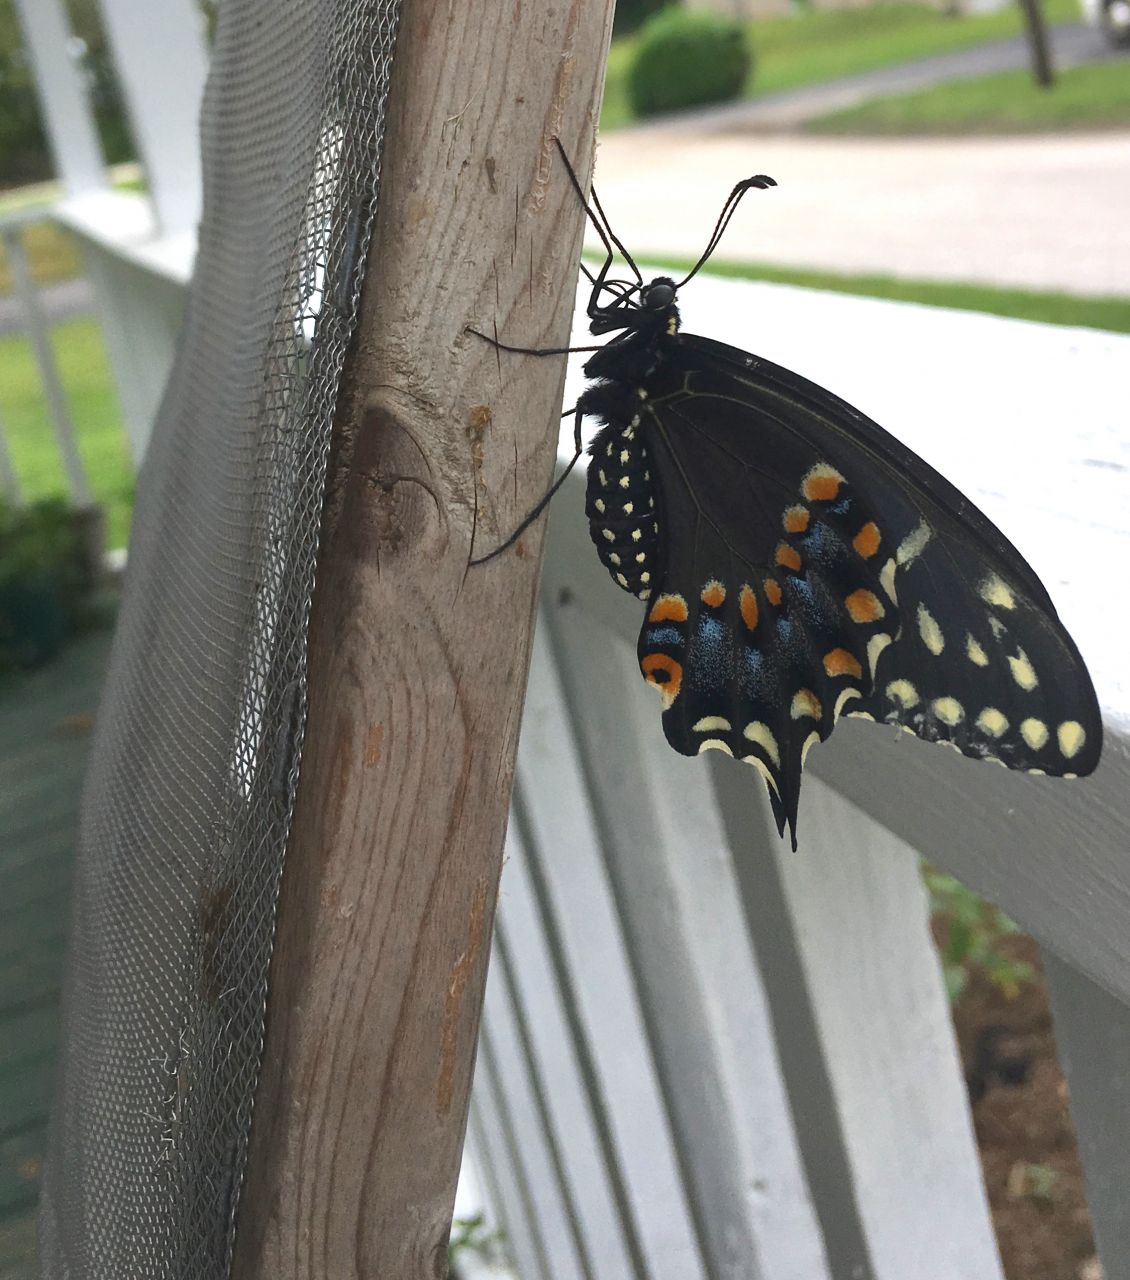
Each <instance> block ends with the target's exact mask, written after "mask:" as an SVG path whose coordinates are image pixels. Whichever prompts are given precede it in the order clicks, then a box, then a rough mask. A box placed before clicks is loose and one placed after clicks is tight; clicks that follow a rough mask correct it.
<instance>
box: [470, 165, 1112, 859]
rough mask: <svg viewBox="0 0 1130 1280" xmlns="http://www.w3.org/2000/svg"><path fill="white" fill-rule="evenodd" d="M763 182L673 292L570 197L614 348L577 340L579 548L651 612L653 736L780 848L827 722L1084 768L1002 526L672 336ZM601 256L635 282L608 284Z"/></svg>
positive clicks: (1019, 563)
mask: <svg viewBox="0 0 1130 1280" xmlns="http://www.w3.org/2000/svg"><path fill="white" fill-rule="evenodd" d="M559 146H560V144H559ZM562 155H563V158H565V157H564V152H562ZM565 160H566V166H567V167H568V168H569V173H570V176H571V177H572V180H573V184H574V186H575V187H576V189H577V192H578V195H580V196H581V199H582V201H583V200H584V195H583V192H582V191H581V188H580V185H579V183H578V182H577V179H576V177H575V175H574V174H573V171H572V168H571V167H570V166H569V165H568V159H567V158H565ZM775 185H776V184H775V183H774V181H773V179H772V178H767V177H765V176H763V175H759V176H757V177H753V178H747V179H745V180H744V181H742V182H739V183H738V185H737V186H736V187H735V188H734V190H733V191H732V192H731V193H730V196H729V198H728V199H727V201H726V203H725V205H724V206H723V209H722V213H721V214H720V216H719V219H718V222H717V224H716V226H715V229H714V232H713V234H712V236H711V237H710V240H709V242H708V244H707V247H706V249H705V251H704V252H703V254H702V257H701V258H700V259H699V261H698V262H697V263H696V264H695V266H694V267H693V269H692V270H691V271H690V272H689V274H688V275H687V276H685V277H684V279H682V280H680V281H678V282H676V281H675V280H674V279H671V278H668V277H667V276H660V277H658V278H656V279H653V280H651V281H645V280H644V279H643V277H642V275H641V274H640V271H639V269H638V267H637V266H636V264H635V262H634V261H633V259H632V257H631V255H630V254H629V253H628V252H627V250H626V249H625V248H624V246H623V245H622V244H621V243H620V241H619V240H618V239H617V238H616V236H615V235H614V234H613V233H612V230H611V228H610V227H609V225H608V222H607V219H606V218H605V216H604V211H603V210H602V209H601V207H600V202H599V200H597V199H596V197H595V195H594V196H593V203H592V205H591V206H590V205H588V204H587V203H586V205H585V207H586V211H587V213H588V215H589V217H590V219H591V220H592V222H593V225H594V226H595V227H596V229H597V231H598V233H599V235H600V237H601V240H602V242H603V244H604V248H605V250H606V257H605V260H604V264H603V266H602V267H601V268H600V270H599V271H598V272H597V273H596V274H595V275H594V274H593V273H592V272H590V271H588V270H587V268H582V269H583V270H584V271H585V274H586V276H587V277H588V279H589V282H590V283H591V285H592V291H591V293H590V296H589V303H588V316H589V319H590V328H591V331H592V333H593V334H596V335H602V334H607V333H615V334H616V336H615V337H614V338H612V339H611V340H610V341H608V342H607V343H606V344H605V345H603V346H600V347H585V348H580V350H584V351H594V352H595V354H594V355H592V356H591V357H590V358H589V360H588V361H587V362H586V364H585V366H584V371H585V373H586V375H587V376H588V377H589V378H590V379H592V382H591V384H590V385H589V387H588V389H587V390H586V391H585V392H584V393H583V394H582V396H581V398H580V399H579V400H578V402H577V404H576V406H575V408H574V410H573V411H572V412H573V413H574V415H575V424H576V428H575V441H576V446H577V451H576V455H575V456H574V459H573V463H571V464H570V468H571V467H572V465H574V464H575V463H576V461H577V460H578V458H579V457H580V456H581V452H582V448H581V421H582V419H583V418H585V417H592V418H595V419H596V420H597V421H598V422H600V423H601V424H602V425H601V427H600V430H599V431H598V432H597V434H596V436H595V438H594V439H593V441H592V444H591V446H590V450H589V451H590V454H591V461H590V463H589V468H588V487H587V498H586V513H587V515H588V519H589V526H590V531H591V534H592V540H593V542H594V543H595V545H596V550H597V554H598V555H599V557H600V560H601V562H602V563H603V564H604V566H605V567H606V568H607V570H608V572H609V573H610V574H611V576H612V579H613V581H614V582H615V583H616V584H617V586H619V587H621V588H622V589H623V590H624V591H627V592H629V593H630V594H631V595H634V596H637V597H638V598H639V599H640V600H642V601H644V602H645V605H644V620H643V627H642V629H641V631H640V636H639V644H638V656H639V664H640V670H641V672H642V674H643V678H644V679H645V680H646V681H647V682H648V683H649V684H650V685H652V686H654V688H655V689H656V690H657V692H658V694H659V696H660V698H661V699H662V704H663V729H664V732H665V734H666V736H667V740H668V742H669V743H670V744H671V746H673V747H674V748H675V750H676V751H679V752H681V753H682V754H683V755H688V756H694V755H700V754H701V753H702V752H704V751H708V750H711V749H714V750H718V751H723V752H725V753H726V754H727V755H731V756H734V757H737V758H738V759H740V760H744V761H746V762H747V763H748V764H751V765H753V766H754V768H756V769H757V770H758V772H759V773H760V774H761V775H762V777H763V778H764V779H765V783H766V786H767V788H768V791H769V798H770V801H771V803H772V807H773V812H774V815H775V817H776V821H777V826H778V830H779V831H780V833H781V834H782V835H784V832H785V827H786V825H787V826H788V828H789V832H790V835H791V837H792V842H793V847H794V848H795V847H796V823H797V806H798V800H799V795H800V781H801V771H802V769H803V767H804V763H805V760H806V758H807V756H808V752H809V750H810V749H811V748H812V747H813V746H814V745H815V744H816V743H818V742H822V741H824V740H825V739H826V738H827V737H828V736H829V734H831V732H832V730H833V729H834V728H835V725H836V722H837V721H838V720H839V718H840V717H841V716H842V715H850V716H860V717H863V718H865V719H869V720H876V721H880V722H884V723H887V724H894V725H900V726H902V727H903V728H904V729H906V730H908V731H909V732H912V733H914V734H917V735H918V737H920V738H924V739H926V740H927V741H929V742H936V743H940V744H944V745H948V746H950V747H952V748H954V749H956V750H957V751H959V752H961V753H962V754H963V755H966V756H971V757H973V758H976V759H986V760H994V761H997V762H998V763H1000V764H1003V765H1006V766H1007V767H1008V768H1010V769H1018V770H1024V771H1027V772H1029V773H1042V774H1051V775H1057V776H1060V777H1067V778H1071V777H1076V776H1081V775H1084V774H1088V773H1090V772H1092V770H1093V769H1094V768H1095V766H1096V764H1097V763H1098V760H1099V754H1100V751H1101V748H1102V721H1101V718H1100V714H1099V709H1098V704H1097V701H1096V698H1095V693H1094V690H1093V688H1092V685H1091V680H1090V677H1089V675H1088V673H1087V669H1086V667H1085V666H1084V664H1083V660H1082V658H1081V657H1080V655H1079V651H1078V649H1077V648H1076V647H1075V644H1074V643H1073V641H1072V639H1071V637H1070V636H1069V635H1068V634H1067V631H1066V630H1065V629H1064V627H1063V625H1062V623H1061V622H1060V621H1059V618H1058V617H1057V615H1056V611H1055V607H1054V606H1053V604H1052V602H1051V599H1050V598H1049V596H1048V593H1047V592H1046V591H1045V589H1044V587H1043V585H1042V584H1041V582H1040V580H1039V579H1038V578H1037V576H1036V574H1035V572H1034V571H1033V570H1032V568H1031V567H1030V566H1029V565H1028V564H1027V562H1026V561H1025V560H1024V558H1023V556H1021V554H1020V553H1019V552H1018V551H1017V550H1016V548H1015V547H1014V546H1012V544H1011V543H1010V542H1009V541H1008V539H1007V538H1006V537H1005V536H1004V534H1003V533H1001V532H1000V530H999V529H997V528H996V526H995V525H993V524H992V522H991V521H990V520H989V519H988V518H987V517H986V516H984V515H983V514H982V513H981V512H980V511H979V510H978V509H977V508H976V507H975V506H974V505H973V503H972V502H970V501H969V499H968V498H966V497H965V496H964V495H963V494H961V493H960V492H959V491H958V490H957V489H955V488H954V486H953V485H951V484H950V483H949V482H948V481H947V480H945V479H944V478H943V477H942V476H941V475H939V474H938V472H936V471H935V470H934V469H933V468H932V467H930V466H929V465H928V464H927V463H925V462H924V461H923V460H922V459H921V458H919V457H917V455H915V454H914V453H912V452H911V451H910V450H909V449H908V448H906V446H905V445H903V444H901V443H900V442H899V441H898V440H896V439H895V438H894V437H893V436H891V435H889V434H888V433H887V432H886V431H884V430H883V429H882V428H881V427H879V426H878V425H877V424H876V423H874V422H872V421H871V419H869V418H868V417H866V416H865V415H864V414H863V413H861V412H860V411H859V410H858V409H855V408H853V407H852V406H851V405H850V404H848V403H846V401H843V400H841V399H839V398H838V397H837V396H835V395H833V394H832V393H831V392H830V391H825V390H824V389H823V388H822V387H819V386H817V385H816V384H815V383H812V382H809V381H807V379H805V378H802V377H801V376H800V375H799V374H795V373H792V372H790V371H789V370H788V369H783V368H781V367H780V366H778V365H775V364H772V363H770V362H769V361H768V360H763V359H761V358H760V357H759V356H756V355H752V354H750V353H749V352H746V351H741V350H739V349H738V348H736V347H730V346H726V345H725V344H724V343H721V342H714V341H712V340H710V339H708V338H702V337H698V336H696V335H694V334H689V333H684V332H682V331H681V329H680V325H679V310H678V306H677V298H678V291H679V290H680V289H681V288H682V287H683V286H684V285H685V284H686V283H687V281H689V280H690V279H691V278H692V277H693V276H694V275H695V274H696V273H697V272H698V270H699V269H700V268H701V267H702V266H703V264H704V263H705V262H706V260H707V259H708V258H709V257H710V255H711V254H712V253H713V251H714V249H715V247H716V246H717V244H718V241H719V239H720V237H721V236H722V233H723V232H724V231H725V229H726V225H727V224H728V222H729V220H730V218H731V217H732V216H733V213H734V210H735V208H736V207H737V205H738V202H739V201H740V200H741V198H742V197H743V196H744V195H745V193H746V192H747V191H749V190H751V189H766V188H769V187H772V186H775ZM614 249H615V250H618V251H619V252H620V255H621V257H622V258H623V260H624V261H625V262H626V263H627V265H628V267H629V268H630V270H631V271H632V273H633V275H634V279H631V280H618V279H613V278H610V276H609V272H610V270H611V268H612V263H613V261H614V257H615V254H614ZM480 336H485V335H480ZM488 341H489V339H488ZM494 345H496V346H502V347H503V349H505V350H513V351H520V350H522V348H515V347H505V346H504V344H500V343H497V342H495V343H494ZM557 353H558V354H559V353H560V352H557ZM530 354H534V353H532V352H531V353H530ZM537 354H553V353H552V352H538V353H537ZM566 474H567V473H566ZM563 480H564V476H562V477H561V478H560V479H559V480H558V481H557V483H556V484H555V485H554V487H553V489H552V490H551V491H550V493H549V494H547V495H546V498H545V499H544V500H543V502H542V503H540V504H539V505H538V507H537V508H536V509H535V511H534V512H531V514H530V516H529V517H528V519H527V520H526V521H524V522H523V524H522V525H521V526H520V528H519V529H518V530H517V531H516V532H515V534H514V535H513V537H512V538H511V539H510V540H509V541H508V542H507V543H506V544H504V545H505V546H508V545H510V544H511V543H512V542H513V541H514V539H515V538H516V537H517V536H518V534H519V533H521V532H522V530H523V529H524V528H526V527H527V525H528V524H529V523H530V521H531V520H532V519H534V518H535V517H536V516H537V514H539V513H540V511H541V510H542V509H543V507H544V505H545V502H547V501H548V499H549V498H550V497H551V496H552V494H553V493H554V492H555V491H556V489H557V488H558V487H559V485H560V484H561V483H562V482H563ZM503 549H504V547H500V548H498V551H496V552H492V553H491V556H493V555H495V554H498V552H499V551H502V550H503ZM491 556H487V557H484V559H489V558H491Z"/></svg>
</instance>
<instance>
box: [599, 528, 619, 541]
mask: <svg viewBox="0 0 1130 1280" xmlns="http://www.w3.org/2000/svg"><path fill="white" fill-rule="evenodd" d="M600 532H601V533H602V534H603V535H604V540H605V542H615V541H616V535H615V534H614V533H613V532H612V530H611V529H601V531H600Z"/></svg>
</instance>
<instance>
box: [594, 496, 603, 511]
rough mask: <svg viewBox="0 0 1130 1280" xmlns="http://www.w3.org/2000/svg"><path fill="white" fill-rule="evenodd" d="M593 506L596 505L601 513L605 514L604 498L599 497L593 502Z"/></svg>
mask: <svg viewBox="0 0 1130 1280" xmlns="http://www.w3.org/2000/svg"><path fill="white" fill-rule="evenodd" d="M593 506H594V507H596V509H597V510H598V511H599V512H600V513H601V515H603V514H604V499H603V498H597V500H596V501H595V502H594V503H593Z"/></svg>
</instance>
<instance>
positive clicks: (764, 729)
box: [742, 720, 781, 769]
mask: <svg viewBox="0 0 1130 1280" xmlns="http://www.w3.org/2000/svg"><path fill="white" fill-rule="evenodd" d="M742 732H743V733H744V734H745V736H746V737H747V738H748V739H749V740H750V742H756V743H757V745H758V746H759V747H760V748H761V749H762V750H763V751H764V752H765V754H766V755H767V756H768V757H769V759H770V760H772V761H773V763H774V764H775V765H776V766H777V768H778V769H779V768H780V767H781V753H780V751H779V750H778V749H777V739H776V736H775V735H774V733H773V730H772V729H770V728H769V726H768V725H767V724H765V722H764V721H762V720H753V721H751V722H750V723H749V724H747V725H746V727H745V728H744V729H743V730H742ZM742 758H743V759H748V757H747V756H743V757H742Z"/></svg>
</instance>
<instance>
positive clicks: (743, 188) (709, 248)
mask: <svg viewBox="0 0 1130 1280" xmlns="http://www.w3.org/2000/svg"><path fill="white" fill-rule="evenodd" d="M776 185H777V184H776V182H774V181H773V179H772V178H770V177H767V176H766V175H765V174H764V173H758V174H755V175H754V176H753V177H752V178H743V179H742V181H741V182H739V183H738V185H737V186H736V187H735V188H734V189H733V191H731V192H730V194H729V195H728V196H727V197H726V203H725V204H723V206H722V212H721V213H720V214H719V215H718V221H717V222H716V223H715V224H714V230H713V231H712V232H711V234H710V239H709V241H707V245H706V248H705V249H704V250H703V251H702V257H701V258H699V260H698V261H697V262H696V263H695V264H694V266H693V267H692V268H691V270H690V271H689V272H688V273H687V275H686V276H684V277H683V279H682V280H680V281H679V283H678V284H677V285H676V286H675V287H676V289H681V288H682V287H683V285H685V284H686V283H687V281H688V280H691V279H693V278H694V277H695V276H696V275H698V273H699V271H700V270H701V269H702V267H703V266H705V265H706V262H707V260H708V259H709V257H710V255H711V254H712V253H713V252H714V250H715V249H717V248H718V242H719V241H720V240H721V239H722V237H723V236H724V235H725V234H726V228H727V227H728V226H729V225H730V219H731V218H732V217H733V216H734V213H735V211H736V210H737V207H738V205H739V204H741V202H742V197H743V196H744V195H745V193H746V192H747V191H752V190H753V189H754V188H756V189H757V190H758V191H765V190H767V189H768V188H769V187H775V186H776Z"/></svg>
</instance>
